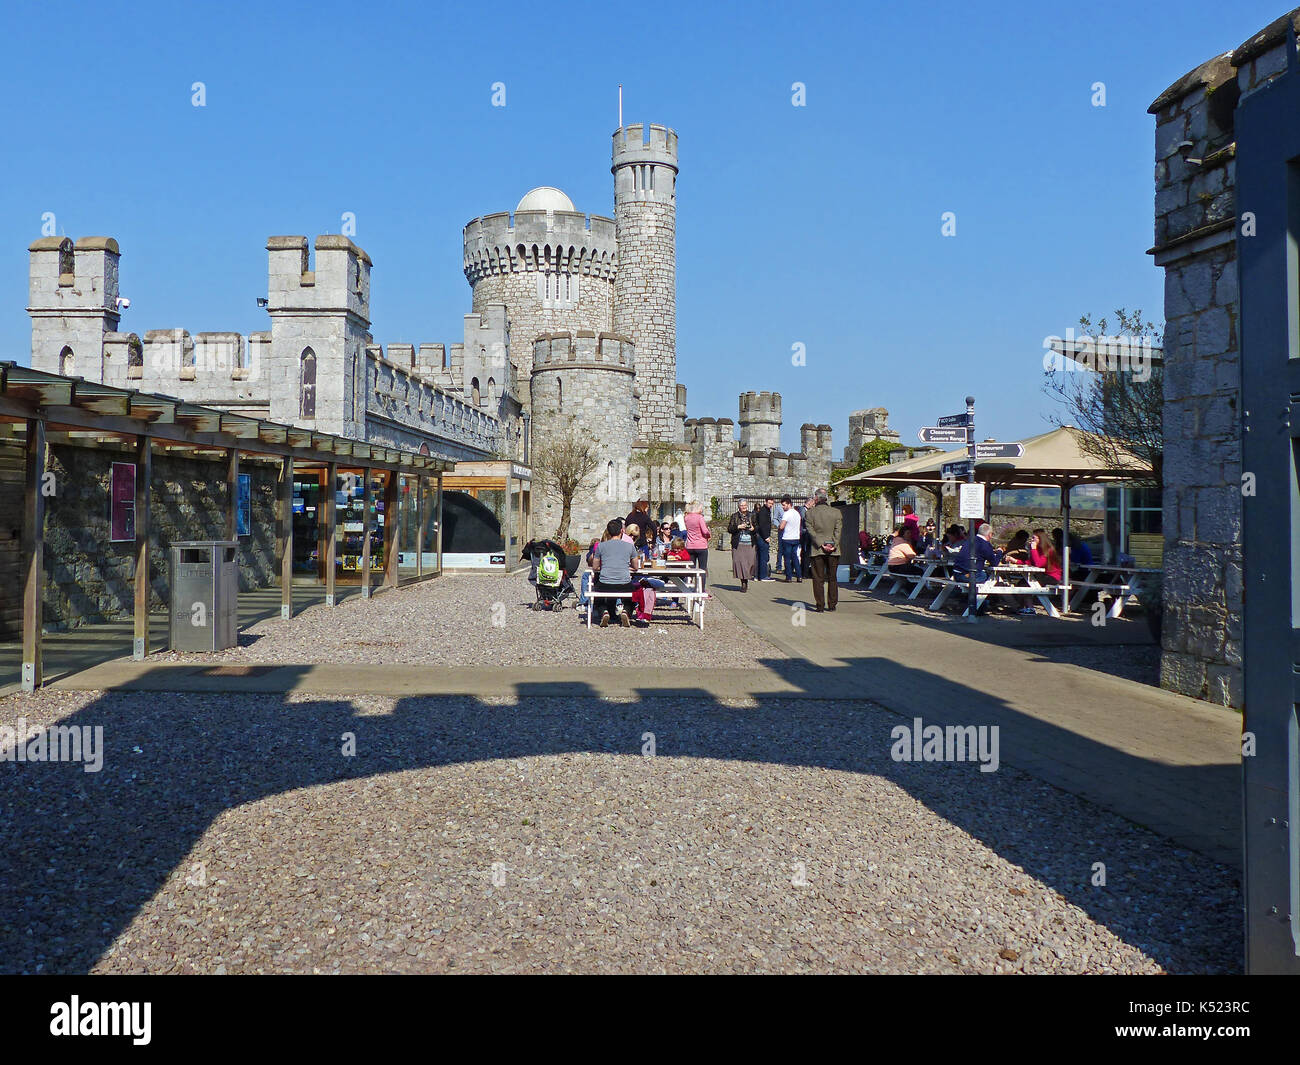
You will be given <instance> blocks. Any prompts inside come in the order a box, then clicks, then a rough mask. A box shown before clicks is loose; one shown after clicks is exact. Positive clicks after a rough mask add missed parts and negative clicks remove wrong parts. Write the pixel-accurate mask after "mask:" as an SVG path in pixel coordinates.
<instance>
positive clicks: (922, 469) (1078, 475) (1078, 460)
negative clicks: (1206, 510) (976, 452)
mask: <svg viewBox="0 0 1300 1065" xmlns="http://www.w3.org/2000/svg"><path fill="white" fill-rule="evenodd" d="M1088 435H1090V434H1088V433H1086V432H1085V431H1084V430H1082V429H1075V428H1074V427H1073V426H1062V427H1061V428H1059V429H1053V430H1052V431H1051V432H1047V433H1040V434H1039V435H1038V436H1031V437H1029V438H1028V439H1025V440H1021V441H1018V443H1020V444H1022V445H1023V446H1024V453H1023V454H1022V455H1020V457H1019V458H1013V459H1012V458H1007V459H989V460H986V461H979V462H976V464H975V479H976V480H977V481H980V482H983V483H984V484H987V485H990V486H991V487H995V488H1040V487H1042V486H1044V485H1050V486H1053V487H1056V488H1059V489H1060V490H1061V518H1062V524H1063V526H1064V534H1065V544H1064V548H1065V549H1064V552H1063V554H1064V556H1065V557H1064V560H1063V568H1064V580H1063V581H1062V582H1061V603H1062V612H1063V613H1064V612H1066V611H1068V609H1069V606H1068V604H1069V602H1070V584H1071V582H1070V489H1072V488H1074V486H1075V485H1080V484H1105V483H1108V482H1115V481H1136V480H1145V479H1147V478H1149V477H1151V476H1152V475H1153V473H1152V469H1151V467H1150V465H1149V464H1147V463H1145V462H1143V461H1142V460H1141V459H1140V458H1138V457H1137V456H1136V455H1133V454H1132V453H1131V452H1126V454H1127V455H1128V458H1129V459H1130V460H1131V461H1127V462H1125V463H1124V464H1123V465H1122V466H1120V467H1117V468H1115V469H1108V468H1106V466H1105V464H1104V463H1101V462H1100V461H1099V460H1098V459H1097V457H1096V456H1095V455H1092V454H1089V453H1088V452H1087V451H1085V450H1084V449H1083V447H1082V446H1081V444H1080V440H1082V439H1083V438H1084V437H1087V436H1088ZM965 458H966V448H965V446H964V445H963V446H962V447H959V448H956V449H954V450H952V451H944V452H941V453H939V454H933V453H931V454H927V455H923V456H920V457H918V458H914V459H907V460H906V461H905V462H896V463H893V464H892V465H889V466H877V467H876V468H875V469H872V470H864V471H863V472H862V473H855V474H853V475H852V476H849V477H845V478H844V479H843V480H841V481H837V482H836V484H835V487H836V488H840V487H841V486H853V485H872V486H889V485H892V486H893V487H895V488H902V487H905V486H906V485H913V484H914V485H918V486H923V487H927V488H929V489H930V490H931V491H934V490H936V489H938V488H939V487H940V486H942V485H943V483H944V479H943V467H944V465H945V464H946V463H949V462H960V461H962V460H964V459H965ZM957 480H958V481H959V482H960V481H964V480H965V478H964V477H959V478H957Z"/></svg>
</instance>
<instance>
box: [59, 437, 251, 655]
mask: <svg viewBox="0 0 1300 1065" xmlns="http://www.w3.org/2000/svg"><path fill="white" fill-rule="evenodd" d="M131 461H133V457H132V453H131V452H129V451H127V450H125V449H123V450H122V451H120V452H115V451H112V450H105V449H104V448H94V449H91V448H82V447H69V446H64V445H52V446H51V447H50V449H49V463H48V469H49V470H50V471H51V472H52V473H53V474H54V477H55V484H56V485H57V492H56V494H55V496H54V497H53V498H51V499H49V500H48V501H47V503H46V519H45V598H44V604H43V609H44V618H45V627H46V628H47V629H48V630H51V631H63V630H66V629H70V628H76V627H77V626H79V625H84V624H91V623H96V622H102V621H109V620H112V619H115V618H123V617H130V616H131V614H132V611H133V605H134V590H133V584H132V575H133V573H134V570H135V557H134V555H135V547H134V542H133V541H132V542H122V543H113V542H111V541H110V539H109V537H110V535H111V525H110V512H109V484H110V478H111V475H112V464H113V463H114V462H131ZM241 472H242V473H247V474H249V475H250V476H251V478H252V493H251V501H252V514H251V526H250V527H251V530H252V534H251V535H250V536H245V537H241V538H240V552H239V575H240V581H239V586H240V590H241V591H247V590H250V589H252V588H257V587H262V586H265V585H267V584H270V583H272V581H273V580H274V579H275V578H276V575H277V569H276V564H275V563H276V559H275V548H276V524H275V488H276V477H277V471H276V469H275V468H274V467H270V466H265V465H253V464H252V463H250V462H247V461H246V462H245V463H244V464H243V465H242V466H241ZM151 509H152V515H151V516H152V530H151V532H152V535H151V538H150V541H151V543H152V545H153V550H152V551H151V552H150V556H149V558H150V573H149V585H150V607H151V609H152V610H165V609H166V608H167V602H168V593H169V586H168V568H169V558H168V551H167V547H168V545H169V544H171V543H172V542H173V541H176V540H219V539H223V538H224V536H225V528H226V513H227V502H226V486H225V463H224V461H205V460H201V459H191V458H180V457H177V456H172V455H165V454H162V453H159V452H155V454H154V457H153V495H152V504H151Z"/></svg>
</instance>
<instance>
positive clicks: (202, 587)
mask: <svg viewBox="0 0 1300 1065" xmlns="http://www.w3.org/2000/svg"><path fill="white" fill-rule="evenodd" d="M171 595H172V599H171V649H172V650H173V651H224V650H225V649H226V648H227V647H234V646H235V644H236V643H237V642H238V639H239V543H238V541H235V540H180V541H177V542H175V543H173V544H172V545H171Z"/></svg>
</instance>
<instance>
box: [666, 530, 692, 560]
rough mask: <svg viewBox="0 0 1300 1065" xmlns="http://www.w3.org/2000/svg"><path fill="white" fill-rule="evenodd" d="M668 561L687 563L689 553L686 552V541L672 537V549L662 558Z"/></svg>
mask: <svg viewBox="0 0 1300 1065" xmlns="http://www.w3.org/2000/svg"><path fill="white" fill-rule="evenodd" d="M664 557H665V558H667V559H668V560H669V561H676V562H689V561H690V560H691V553H690V552H689V551H687V550H686V541H685V540H683V539H682V538H681V537H680V536H675V537H673V543H672V547H670V548H669V549H668V554H667V555H665V556H664Z"/></svg>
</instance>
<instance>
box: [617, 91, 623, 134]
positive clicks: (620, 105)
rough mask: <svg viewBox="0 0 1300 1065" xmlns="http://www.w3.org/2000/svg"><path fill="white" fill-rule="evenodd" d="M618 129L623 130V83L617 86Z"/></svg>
mask: <svg viewBox="0 0 1300 1065" xmlns="http://www.w3.org/2000/svg"><path fill="white" fill-rule="evenodd" d="M618 128H619V129H622V128H623V83H622V82H619V85H618Z"/></svg>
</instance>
